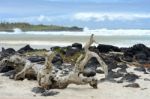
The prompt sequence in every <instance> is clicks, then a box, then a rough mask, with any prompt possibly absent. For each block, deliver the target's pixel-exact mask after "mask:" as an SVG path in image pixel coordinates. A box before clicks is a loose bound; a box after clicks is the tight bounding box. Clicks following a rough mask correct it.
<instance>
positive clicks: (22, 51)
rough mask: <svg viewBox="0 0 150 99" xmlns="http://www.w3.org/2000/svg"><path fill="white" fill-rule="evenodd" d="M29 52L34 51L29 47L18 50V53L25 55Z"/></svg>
mask: <svg viewBox="0 0 150 99" xmlns="http://www.w3.org/2000/svg"><path fill="white" fill-rule="evenodd" d="M30 51H34V49H33V48H31V46H30V45H26V46H25V47H22V48H21V49H19V50H18V52H19V53H25V52H30Z"/></svg>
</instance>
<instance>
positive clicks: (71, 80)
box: [9, 34, 108, 89]
mask: <svg viewBox="0 0 150 99" xmlns="http://www.w3.org/2000/svg"><path fill="white" fill-rule="evenodd" d="M93 36H94V35H93V34H92V35H91V37H90V40H89V41H88V42H87V43H86V44H85V46H84V50H85V55H82V54H81V55H80V56H79V58H78V59H77V61H76V64H75V67H74V70H73V71H71V72H70V73H69V74H68V75H67V76H63V77H61V76H59V74H57V73H56V72H53V71H55V67H54V66H53V64H52V59H53V58H54V56H55V52H52V51H50V52H48V53H47V54H46V61H45V64H44V65H40V64H36V63H31V62H30V61H29V60H27V59H25V58H21V57H14V58H13V57H12V58H10V60H9V61H11V62H14V63H16V62H19V63H22V65H21V66H23V67H21V68H22V70H21V71H20V72H19V73H17V74H16V75H15V80H18V79H20V78H25V75H26V74H27V73H31V75H35V76H37V80H38V84H39V86H41V87H42V88H45V89H53V88H61V89H62V88H66V87H67V86H68V85H69V84H76V85H83V84H89V85H90V86H92V87H93V88H97V79H96V78H95V77H84V76H83V75H82V73H83V70H84V66H85V65H86V64H87V63H88V61H89V60H90V59H91V58H92V57H95V58H96V59H97V60H98V62H99V63H100V64H101V65H102V67H103V69H104V73H105V76H106V77H107V75H108V69H107V65H106V64H105V62H104V61H103V60H102V59H101V58H100V57H99V55H98V54H97V53H95V52H92V51H90V50H89V47H90V45H92V44H93V43H94V42H95V40H94V38H93ZM15 66H16V65H15ZM16 68H18V67H16Z"/></svg>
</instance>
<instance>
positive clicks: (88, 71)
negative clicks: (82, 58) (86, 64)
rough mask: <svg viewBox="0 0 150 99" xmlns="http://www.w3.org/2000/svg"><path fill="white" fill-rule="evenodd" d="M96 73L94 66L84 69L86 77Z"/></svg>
mask: <svg viewBox="0 0 150 99" xmlns="http://www.w3.org/2000/svg"><path fill="white" fill-rule="evenodd" d="M95 75H96V70H95V69H93V68H85V69H84V70H83V76H86V77H93V76H95Z"/></svg>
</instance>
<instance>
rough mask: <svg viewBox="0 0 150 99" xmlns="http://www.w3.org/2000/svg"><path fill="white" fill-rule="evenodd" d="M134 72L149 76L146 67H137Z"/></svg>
mask: <svg viewBox="0 0 150 99" xmlns="http://www.w3.org/2000/svg"><path fill="white" fill-rule="evenodd" d="M134 70H136V71H140V72H144V73H145V74H147V72H146V69H145V68H144V66H140V67H136V68H135V69H134Z"/></svg>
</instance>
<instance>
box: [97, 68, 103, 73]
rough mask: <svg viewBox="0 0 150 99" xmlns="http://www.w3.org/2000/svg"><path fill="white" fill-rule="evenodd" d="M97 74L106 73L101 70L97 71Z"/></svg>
mask: <svg viewBox="0 0 150 99" xmlns="http://www.w3.org/2000/svg"><path fill="white" fill-rule="evenodd" d="M96 73H99V74H104V71H102V70H101V69H96Z"/></svg>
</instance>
